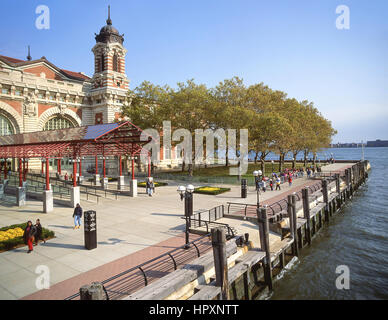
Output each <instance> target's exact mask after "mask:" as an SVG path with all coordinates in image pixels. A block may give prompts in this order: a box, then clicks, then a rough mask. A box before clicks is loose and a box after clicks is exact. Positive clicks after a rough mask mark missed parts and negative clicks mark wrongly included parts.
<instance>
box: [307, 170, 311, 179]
mask: <svg viewBox="0 0 388 320" xmlns="http://www.w3.org/2000/svg"><path fill="white" fill-rule="evenodd" d="M310 177H311V171H310V168H307V179H310Z"/></svg>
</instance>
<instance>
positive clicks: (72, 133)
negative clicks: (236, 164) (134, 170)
mask: <svg viewBox="0 0 388 320" xmlns="http://www.w3.org/2000/svg"><path fill="white" fill-rule="evenodd" d="M142 132H143V131H142V130H141V129H140V128H139V127H137V126H135V125H134V124H133V123H131V122H129V121H125V122H118V123H109V124H100V125H93V126H84V127H76V128H68V129H60V130H55V131H54V130H53V131H39V132H30V133H22V134H15V135H7V136H0V158H5V159H7V158H19V171H20V172H21V171H22V169H21V163H22V159H29V158H44V159H46V172H48V167H49V165H48V161H47V160H48V159H49V158H63V157H68V158H72V159H77V158H78V159H80V158H82V157H85V156H95V157H96V170H97V156H98V155H101V156H103V159H104V160H103V161H104V167H105V156H108V155H109V156H119V158H120V175H121V156H122V155H130V156H131V157H132V159H133V157H134V156H136V155H138V154H140V152H141V150H142V146H143V145H144V144H146V143H148V142H150V141H151V140H152V139H153V138H152V137H151V136H149V135H146V136H147V139H146V141H141V140H140V136H141V134H142ZM73 163H74V165H73V179H74V186H76V180H75V179H76V178H75V175H76V170H77V167H76V162H75V161H74V162H73ZM149 165H150V164H149ZM80 166H81V164H80ZM42 167H43V165H42ZM132 167H133V160H132ZM5 174H6V172H5ZM46 177H47V180H48V174H46ZM104 177H105V170H104ZM20 184H22V183H20ZM47 185H48V183H47ZM47 188H48V186H47Z"/></svg>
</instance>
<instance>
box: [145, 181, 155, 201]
mask: <svg viewBox="0 0 388 320" xmlns="http://www.w3.org/2000/svg"><path fill="white" fill-rule="evenodd" d="M153 180H154V179H153V178H152V177H149V178H148V179H147V182H146V188H147V193H148V195H149V196H150V197H152V192H153V191H154V188H155V184H154V181H153Z"/></svg>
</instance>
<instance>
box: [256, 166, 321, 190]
mask: <svg viewBox="0 0 388 320" xmlns="http://www.w3.org/2000/svg"><path fill="white" fill-rule="evenodd" d="M315 172H316V169H315V167H313V166H312V167H311V168H307V169H306V171H305V169H304V168H298V169H288V168H286V169H284V170H283V171H282V172H281V173H280V174H277V173H275V172H274V173H272V175H271V177H270V178H268V177H265V176H263V177H261V178H257V179H256V190H262V191H263V192H266V191H267V183H268V185H269V187H270V189H271V191H273V190H274V189H275V191H277V190H281V184H282V182H288V185H289V186H290V187H291V186H292V182H293V180H294V178H303V177H304V175H305V173H306V174H307V177H308V178H311V177H312V176H314V175H315Z"/></svg>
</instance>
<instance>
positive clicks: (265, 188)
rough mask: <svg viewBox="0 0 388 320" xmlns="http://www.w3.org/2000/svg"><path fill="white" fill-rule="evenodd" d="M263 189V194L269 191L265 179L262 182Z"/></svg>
mask: <svg viewBox="0 0 388 320" xmlns="http://www.w3.org/2000/svg"><path fill="white" fill-rule="evenodd" d="M262 188H263V192H266V191H267V183H266V181H265V178H263V181H262Z"/></svg>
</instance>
